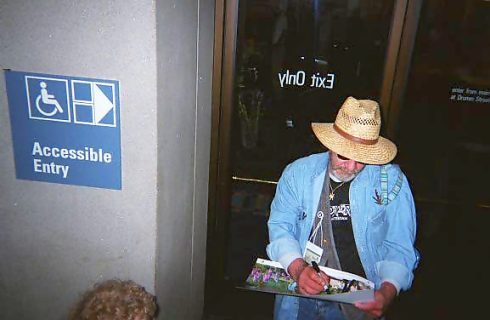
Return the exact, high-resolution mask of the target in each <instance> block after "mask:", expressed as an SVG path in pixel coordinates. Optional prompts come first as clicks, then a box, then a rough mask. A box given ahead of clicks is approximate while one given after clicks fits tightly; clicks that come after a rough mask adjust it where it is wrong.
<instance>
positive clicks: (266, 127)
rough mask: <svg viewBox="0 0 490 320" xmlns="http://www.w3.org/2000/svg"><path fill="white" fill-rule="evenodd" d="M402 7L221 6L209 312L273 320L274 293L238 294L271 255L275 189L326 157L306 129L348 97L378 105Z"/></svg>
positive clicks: (289, 2)
mask: <svg viewBox="0 0 490 320" xmlns="http://www.w3.org/2000/svg"><path fill="white" fill-rule="evenodd" d="M406 3H407V1H395V0H383V1H381V0H247V1H236V0H235V1H222V2H218V3H217V16H218V21H219V17H223V18H224V20H225V24H224V25H223V27H221V26H219V25H218V27H217V29H216V30H217V35H218V40H217V46H216V49H217V51H218V52H219V53H218V54H219V57H218V58H217V61H219V62H220V63H217V64H216V66H215V72H216V73H218V74H219V75H220V76H221V77H220V79H219V80H220V86H219V88H215V91H214V94H215V102H216V103H215V108H216V109H215V116H214V119H213V121H214V129H215V132H216V131H217V132H218V133H216V134H215V139H214V141H213V155H212V161H214V162H215V163H216V164H217V165H216V167H214V168H212V170H211V173H212V175H213V176H212V179H211V181H212V182H211V183H212V186H211V190H212V191H211V192H212V193H211V197H212V199H211V200H210V228H209V231H208V233H209V241H208V264H207V269H208V270H207V291H206V314H208V315H213V316H224V317H226V316H228V317H229V318H230V319H253V318H260V317H264V318H265V319H270V318H271V315H272V309H273V307H272V302H273V298H274V297H273V296H272V295H267V294H260V293H251V292H247V291H243V290H240V289H239V287H240V285H242V284H243V283H244V281H245V279H246V277H247V275H248V273H249V272H250V270H251V267H252V265H253V263H254V261H255V259H256V258H258V257H263V258H266V257H267V256H266V253H265V247H266V245H267V243H268V235H267V225H266V223H267V219H268V214H269V206H270V203H271V200H272V198H273V196H274V192H275V186H276V182H277V180H278V178H279V177H280V174H281V172H282V170H283V169H284V167H285V166H286V165H287V164H288V163H289V162H291V161H293V160H294V159H297V158H300V157H303V156H306V155H309V154H312V153H316V152H322V151H324V147H323V146H322V145H321V144H320V143H319V142H317V140H316V138H315V137H314V135H313V133H312V131H311V128H310V123H311V122H314V121H316V122H333V121H334V120H335V115H336V112H337V110H338V108H339V107H340V105H341V104H342V102H343V101H344V100H345V99H346V98H347V97H348V96H354V97H356V98H369V99H374V100H377V101H380V100H381V99H382V95H383V90H384V91H389V90H385V89H383V90H382V88H384V86H383V83H386V81H387V80H386V75H387V73H386V70H387V68H386V67H385V66H386V65H387V61H388V60H389V59H395V60H396V58H397V57H396V56H394V55H393V54H392V55H391V56H388V52H394V51H393V50H391V51H390V48H397V46H398V45H399V44H398V43H397V41H400V37H399V36H400V34H398V38H397V34H396V33H397V32H399V33H401V31H399V29H396V28H395V27H393V26H395V25H397V24H398V25H399V24H400V21H396V18H397V17H402V18H403V17H404V10H405V8H406ZM402 24H403V23H402ZM221 35H222V38H221V37H220V36H221ZM395 51H396V50H395ZM221 52H223V55H222V56H221ZM388 82H389V81H388ZM384 94H386V93H384ZM213 192H214V193H213ZM237 288H238V289H237ZM210 318H212V317H210Z"/></svg>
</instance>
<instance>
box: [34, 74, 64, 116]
mask: <svg viewBox="0 0 490 320" xmlns="http://www.w3.org/2000/svg"><path fill="white" fill-rule="evenodd" d="M39 85H40V86H41V93H40V94H39V95H38V96H37V98H36V108H37V110H38V111H39V112H40V113H41V114H42V115H44V116H46V117H51V116H54V115H55V114H56V113H58V112H59V113H63V108H61V106H60V104H59V102H58V100H56V97H55V96H54V95H52V94H49V93H48V90H47V89H46V88H47V86H48V85H47V84H46V82H44V81H41V83H40V84H39ZM41 102H42V103H41ZM46 109H47V110H48V111H46Z"/></svg>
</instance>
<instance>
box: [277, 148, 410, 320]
mask: <svg viewBox="0 0 490 320" xmlns="http://www.w3.org/2000/svg"><path fill="white" fill-rule="evenodd" d="M327 167H328V152H325V153H319V154H313V155H311V156H308V157H305V158H301V159H299V160H296V161H294V162H293V163H291V164H289V165H288V166H287V167H286V169H285V170H284V172H283V174H282V176H281V179H280V180H279V183H278V185H277V189H276V195H275V197H274V200H273V201H272V204H271V214H270V218H269V221H268V227H269V240H270V243H269V245H268V246H267V254H268V255H269V258H270V259H272V260H275V261H278V262H279V263H281V265H282V266H283V267H284V268H285V269H286V270H287V267H288V266H289V264H290V263H291V262H292V261H293V260H295V259H296V258H300V257H302V256H303V251H304V249H305V246H306V241H307V240H308V236H309V234H310V232H311V228H312V224H313V221H314V217H315V213H316V211H317V208H318V201H319V200H320V194H321V190H322V187H323V181H324V178H325V173H326V169H327ZM380 170H381V166H377V165H366V166H365V167H364V169H363V170H362V171H361V172H360V173H359V174H358V175H357V176H356V178H355V179H354V180H353V181H352V183H351V187H350V191H349V199H350V206H351V215H352V229H353V232H354V238H355V240H356V246H357V251H358V253H359V257H360V259H361V262H362V265H363V267H364V271H365V273H366V277H367V278H368V279H369V280H371V281H373V282H374V283H375V285H376V287H377V288H379V286H380V285H381V283H382V282H384V281H388V282H390V283H392V284H393V285H394V286H395V287H396V289H397V291H398V292H399V291H400V290H407V289H409V288H410V286H411V284H412V281H413V270H414V269H415V268H416V266H417V264H418V260H419V255H418V252H417V250H416V249H415V247H414V241H415V233H416V217H415V205H414V201H413V197H412V193H411V191H410V186H409V184H408V181H407V179H406V177H405V176H404V175H403V174H402V177H403V183H402V185H401V189H400V191H399V193H398V195H397V196H396V198H395V199H394V200H393V201H391V202H390V203H388V204H387V205H380V204H377V203H376V201H375V200H374V199H373V197H374V196H375V190H376V191H377V192H378V193H380ZM400 172H401V171H400V168H399V167H398V166H397V165H387V173H388V190H392V189H393V186H394V184H395V182H396V181H397V179H398V176H399V173H400ZM297 313H298V299H297V298H296V297H293V296H281V295H278V296H276V305H275V311H274V318H275V319H281V320H284V319H296V317H297Z"/></svg>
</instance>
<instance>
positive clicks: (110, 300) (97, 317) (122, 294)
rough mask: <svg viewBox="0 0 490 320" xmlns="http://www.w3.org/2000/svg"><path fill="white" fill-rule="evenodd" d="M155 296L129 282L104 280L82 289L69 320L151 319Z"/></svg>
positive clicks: (154, 312) (154, 310)
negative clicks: (90, 288)
mask: <svg viewBox="0 0 490 320" xmlns="http://www.w3.org/2000/svg"><path fill="white" fill-rule="evenodd" d="M156 310H157V305H156V302H155V297H154V296H153V295H151V294H150V293H148V292H146V291H145V289H144V288H143V287H142V286H140V285H138V284H136V283H134V282H133V281H121V280H107V281H104V282H102V283H99V284H96V285H95V286H94V288H93V289H92V290H90V291H88V292H86V293H85V294H84V295H83V297H82V299H81V300H80V302H79V303H78V304H77V305H76V307H75V309H74V310H73V311H72V314H71V317H70V319H71V320H109V319H110V320H151V319H154V318H155V315H156Z"/></svg>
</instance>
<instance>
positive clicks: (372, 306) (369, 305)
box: [354, 282, 396, 318]
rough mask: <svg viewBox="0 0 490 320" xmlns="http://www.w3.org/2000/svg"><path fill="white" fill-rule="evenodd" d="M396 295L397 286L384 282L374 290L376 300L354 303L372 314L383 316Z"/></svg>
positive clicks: (376, 316)
mask: <svg viewBox="0 0 490 320" xmlns="http://www.w3.org/2000/svg"><path fill="white" fill-rule="evenodd" d="M395 296H396V288H395V286H394V285H392V284H391V283H389V282H383V283H382V284H381V287H380V288H379V290H376V291H375V292H374V301H369V302H356V303H355V304H354V305H355V306H356V307H357V308H359V309H361V310H362V311H364V312H367V313H369V314H370V315H371V316H373V317H375V318H378V317H381V316H382V315H383V314H384V313H385V312H386V310H387V309H388V306H389V305H390V304H391V302H392V301H393V299H394V298H395Z"/></svg>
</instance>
